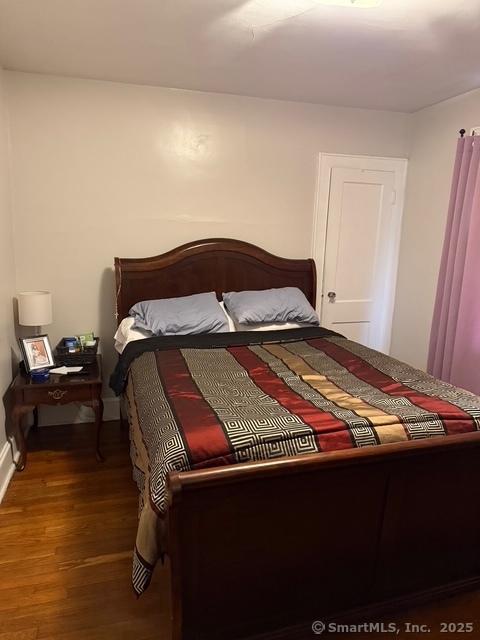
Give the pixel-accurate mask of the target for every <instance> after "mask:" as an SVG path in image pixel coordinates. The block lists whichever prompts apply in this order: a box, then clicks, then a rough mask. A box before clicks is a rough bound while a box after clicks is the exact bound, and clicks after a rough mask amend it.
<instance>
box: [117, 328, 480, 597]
mask: <svg viewBox="0 0 480 640" xmlns="http://www.w3.org/2000/svg"><path fill="white" fill-rule="evenodd" d="M127 377H128V385H127V398H128V406H129V410H130V423H131V434H132V437H131V442H132V459H133V462H134V474H135V477H136V480H137V483H138V485H139V488H140V491H141V504H140V522H139V529H138V536H137V542H136V549H135V555H134V577H133V584H134V589H135V591H136V592H137V593H138V594H140V593H141V592H142V591H143V590H144V589H145V588H146V587H147V586H148V583H149V581H150V577H151V574H152V571H153V567H154V565H155V562H156V560H157V558H158V557H159V555H160V554H161V553H162V549H161V547H160V545H159V540H161V535H160V534H161V527H162V523H163V519H162V518H163V515H164V514H165V509H166V476H167V474H168V473H169V472H170V471H172V470H180V471H187V470H189V469H199V468H204V467H210V466H218V465H227V464H234V463H236V462H245V461H252V460H263V459H267V458H275V457H279V456H294V455H300V454H309V453H318V452H328V451H333V450H338V449H348V448H353V447H365V446H376V445H381V444H384V443H392V442H400V441H404V440H412V439H417V438H429V437H436V436H448V435H450V434H459V433H467V432H471V431H476V430H478V429H480V398H478V397H477V396H474V395H472V394H471V393H469V392H467V391H464V390H462V389H458V388H455V387H452V386H451V385H449V384H446V383H443V382H440V381H438V380H436V379H434V378H432V377H431V376H429V375H428V374H426V373H423V372H421V371H418V370H416V369H413V368H412V367H410V366H408V365H406V364H403V363H402V362H399V361H397V360H394V359H392V358H390V357H388V356H385V355H383V354H381V353H378V352H376V351H373V350H371V349H368V348H366V347H363V346H361V345H360V344H357V343H355V342H350V341H348V340H346V339H345V338H343V337H341V336H339V335H337V334H333V333H332V332H328V331H326V330H324V329H307V330H293V331H288V332H273V333H272V332H269V333H263V334H262V335H259V334H258V333H255V334H252V333H248V334H247V333H236V334H235V333H232V334H216V335H215V336H184V337H183V338H181V339H172V338H169V339H167V338H153V339H148V340H142V341H138V342H136V343H132V344H131V345H129V346H128V347H127V349H126V350H125V352H124V355H123V356H122V359H121V360H120V362H119V365H118V367H117V370H116V372H115V374H114V376H113V377H112V386H113V387H114V388H115V389H116V391H117V392H119V391H120V390H121V388H122V386H123V384H124V382H125V381H126V380H127ZM159 530H160V531H159Z"/></svg>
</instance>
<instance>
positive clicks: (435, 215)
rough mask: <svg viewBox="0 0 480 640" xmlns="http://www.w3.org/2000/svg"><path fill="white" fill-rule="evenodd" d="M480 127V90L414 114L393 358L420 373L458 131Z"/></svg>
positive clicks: (425, 353)
mask: <svg viewBox="0 0 480 640" xmlns="http://www.w3.org/2000/svg"><path fill="white" fill-rule="evenodd" d="M478 125H480V90H476V91H472V92H469V93H466V94H464V95H462V96H459V97H457V98H453V99H451V100H446V101H444V102H441V103H439V104H437V105H435V106H433V107H429V108H427V109H423V110H421V111H419V112H417V113H416V114H414V116H413V119H412V142H411V151H410V160H409V167H408V179H407V193H406V205H405V211H404V216H403V228H402V240H401V246H400V263H399V270H398V281H397V295H396V305H395V314H394V323H393V336H392V348H391V353H392V355H394V356H396V357H398V358H400V359H401V360H405V361H406V362H409V363H411V364H413V365H415V366H417V367H419V368H421V369H424V368H425V367H426V364H427V356H428V343H429V337H430V327H431V321H432V315H433V305H434V302H435V293H436V287H437V278H438V271H439V268H440V258H441V252H442V246H443V237H444V233H445V225H446V220H447V209H448V201H449V195H450V186H451V179H452V172H453V163H454V159H455V149H456V144H457V140H456V139H457V138H458V131H459V129H462V128H465V129H466V130H467V131H468V132H470V129H471V128H472V127H475V126H478Z"/></svg>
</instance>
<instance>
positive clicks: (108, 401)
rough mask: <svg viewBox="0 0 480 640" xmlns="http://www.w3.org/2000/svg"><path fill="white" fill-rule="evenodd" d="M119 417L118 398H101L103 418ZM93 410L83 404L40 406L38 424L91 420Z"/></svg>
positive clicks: (107, 419) (52, 424) (92, 419)
mask: <svg viewBox="0 0 480 640" xmlns="http://www.w3.org/2000/svg"><path fill="white" fill-rule="evenodd" d="M119 417H120V401H119V399H118V398H111V397H108V398H103V420H104V422H110V421H111V420H118V419H119ZM93 421H94V415H93V410H92V409H91V408H90V407H85V406H84V405H75V404H65V405H60V406H57V407H49V406H41V407H40V408H39V425H40V426H41V427H46V426H49V427H50V426H54V425H59V424H74V423H79V422H93Z"/></svg>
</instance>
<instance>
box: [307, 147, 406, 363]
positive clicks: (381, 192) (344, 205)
mask: <svg viewBox="0 0 480 640" xmlns="http://www.w3.org/2000/svg"><path fill="white" fill-rule="evenodd" d="M405 173H406V161H405V160H397V159H390V158H369V157H363V156H332V155H322V156H321V161H320V178H319V190H318V203H317V211H316V225H315V228H316V234H315V240H314V255H315V258H316V263H317V268H318V270H319V288H320V291H319V298H318V299H319V306H320V309H319V311H320V318H321V323H322V326H324V327H327V328H329V329H332V330H334V331H337V332H338V333H341V334H343V335H344V336H346V337H347V338H349V339H351V340H355V341H357V342H360V343H362V344H364V345H367V346H369V347H373V348H375V349H379V350H380V351H383V352H385V353H388V351H389V348H390V334H391V324H392V314H393V303H394V295H395V284H396V273H397V262H398V246H399V239H400V225H401V215H402V203H403V192H404V185H405Z"/></svg>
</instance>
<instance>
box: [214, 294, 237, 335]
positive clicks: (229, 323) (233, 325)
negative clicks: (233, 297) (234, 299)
mask: <svg viewBox="0 0 480 640" xmlns="http://www.w3.org/2000/svg"><path fill="white" fill-rule="evenodd" d="M218 304H219V305H220V306H221V307H222V311H223V313H224V314H225V315H226V316H227V320H228V330H229V331H236V329H235V323H234V322H233V320H232V318H231V317H230V316H229V315H228V313H227V310H226V309H225V303H224V302H223V301H222V302H219V303H218ZM239 331H240V329H239Z"/></svg>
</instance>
